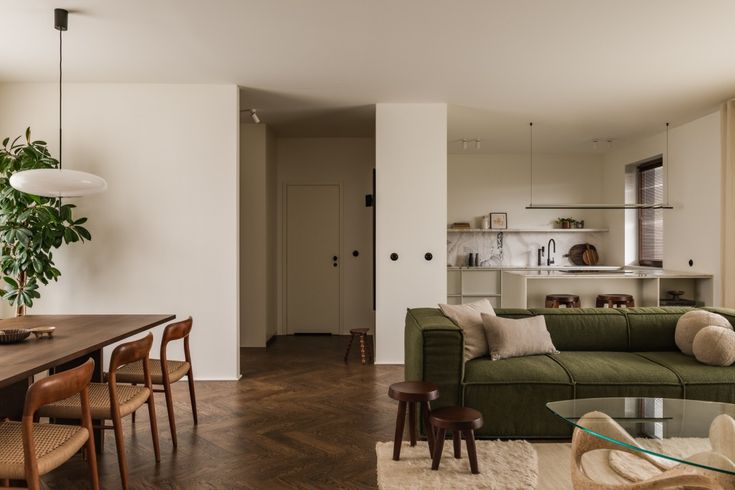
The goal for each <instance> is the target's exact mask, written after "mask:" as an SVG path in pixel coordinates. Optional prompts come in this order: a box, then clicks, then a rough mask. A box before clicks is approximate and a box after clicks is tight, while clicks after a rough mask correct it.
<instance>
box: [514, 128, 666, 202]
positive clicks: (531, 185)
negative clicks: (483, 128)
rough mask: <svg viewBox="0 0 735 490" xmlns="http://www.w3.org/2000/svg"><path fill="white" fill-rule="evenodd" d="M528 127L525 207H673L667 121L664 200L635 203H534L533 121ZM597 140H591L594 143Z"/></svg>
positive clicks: (609, 146) (609, 142) (609, 145)
mask: <svg viewBox="0 0 735 490" xmlns="http://www.w3.org/2000/svg"><path fill="white" fill-rule="evenodd" d="M529 127H530V139H529V140H530V144H529V150H530V151H529V154H530V167H531V169H530V174H531V177H530V186H529V187H530V191H529V194H530V203H529V204H528V206H526V209H674V206H672V205H671V204H669V123H666V161H665V164H664V173H665V174H664V178H665V182H664V183H665V196H664V201H665V202H661V203H654V204H637V203H623V204H571V203H570V204H534V202H533V123H529ZM597 142H598V140H596V139H595V140H593V143H594V144H595V145H596V144H597ZM607 143H608V148H611V147H612V139H608V140H607Z"/></svg>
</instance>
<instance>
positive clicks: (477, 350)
mask: <svg viewBox="0 0 735 490" xmlns="http://www.w3.org/2000/svg"><path fill="white" fill-rule="evenodd" d="M439 308H440V309H441V310H442V313H444V316H446V317H447V318H449V319H450V320H452V321H453V322H454V323H456V324H457V326H458V327H459V328H461V329H462V331H463V332H464V360H465V361H469V360H470V359H474V358H476V357H482V356H485V355H487V352H488V351H487V339H486V338H485V330H484V329H483V327H482V316H480V315H481V314H483V313H484V314H486V315H490V316H495V310H493V305H491V304H490V301H488V300H487V299H483V300H480V301H475V302H474V303H465V304H462V305H444V304H440V305H439Z"/></svg>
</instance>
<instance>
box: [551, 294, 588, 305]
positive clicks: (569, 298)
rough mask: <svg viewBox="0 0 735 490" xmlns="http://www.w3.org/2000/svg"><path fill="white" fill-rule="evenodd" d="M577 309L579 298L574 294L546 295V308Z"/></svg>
mask: <svg viewBox="0 0 735 490" xmlns="http://www.w3.org/2000/svg"><path fill="white" fill-rule="evenodd" d="M561 306H565V307H566V308H579V306H580V304H579V296H577V295H576V294H548V295H546V307H547V308H560V307H561Z"/></svg>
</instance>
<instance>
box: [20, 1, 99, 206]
mask: <svg viewBox="0 0 735 490" xmlns="http://www.w3.org/2000/svg"><path fill="white" fill-rule="evenodd" d="M68 21H69V12H68V11H66V10H64V9H54V28H55V29H56V30H57V31H59V168H38V169H32V170H23V171H21V172H16V173H14V174H13V175H11V176H10V185H11V186H12V187H13V188H14V189H16V190H19V191H21V192H25V193H26V194H33V195H35V196H43V197H55V198H60V197H80V196H87V195H89V194H97V193H99V192H104V191H105V190H106V189H107V181H105V179H103V178H102V177H99V176H97V175H94V174H90V173H88V172H82V171H79V170H67V169H63V168H62V167H61V143H62V139H61V108H62V106H61V88H62V85H61V80H62V70H61V61H62V57H61V53H62V49H61V48H62V44H61V34H62V32H63V31H65V30H67V29H68V26H69V22H68Z"/></svg>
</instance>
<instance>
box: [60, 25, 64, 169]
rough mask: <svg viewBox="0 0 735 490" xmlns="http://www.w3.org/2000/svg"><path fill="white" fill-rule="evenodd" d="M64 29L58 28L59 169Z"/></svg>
mask: <svg viewBox="0 0 735 490" xmlns="http://www.w3.org/2000/svg"><path fill="white" fill-rule="evenodd" d="M63 32H64V31H62V30H61V29H59V170H61V154H62V153H61V146H62V138H61V87H62V85H61V80H62V74H63V72H62V69H61V61H62V56H61V53H62V49H61V47H62V44H61V35H62V33H63Z"/></svg>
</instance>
